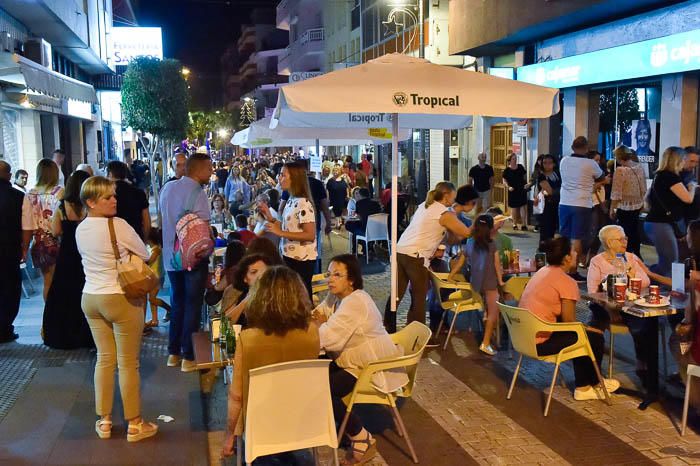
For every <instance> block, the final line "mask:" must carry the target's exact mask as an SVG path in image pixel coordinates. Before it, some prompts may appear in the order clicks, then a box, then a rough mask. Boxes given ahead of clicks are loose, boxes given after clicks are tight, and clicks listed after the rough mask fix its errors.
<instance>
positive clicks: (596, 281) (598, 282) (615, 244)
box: [586, 225, 671, 382]
mask: <svg viewBox="0 0 700 466" xmlns="http://www.w3.org/2000/svg"><path fill="white" fill-rule="evenodd" d="M598 238H600V242H601V244H602V246H603V249H604V251H603V252H601V253H600V254H598V255H596V256H595V257H593V258H592V259H591V263H590V265H589V267H588V276H587V280H586V281H587V288H588V292H589V293H595V292H598V291H600V290H601V289H602V283H603V282H604V281H605V280H606V279H607V277H608V275H610V274H614V273H616V271H615V266H614V265H613V261H614V259H615V257H616V256H617V254H624V255H625V263H626V266H627V275H628V276H629V278H640V279H641V280H642V289H644V288H648V287H649V284H650V283H651V280H655V281H657V282H659V283H663V284H668V285H670V284H671V283H670V279H668V278H667V277H664V276H661V275H658V274H656V273H654V272H652V271H651V270H649V268H648V267H647V266H646V265H645V264H644V262H642V260H641V259H640V258H639V257H638V256H637V255H635V254H633V253H631V252H627V251H626V249H627V236H626V235H625V230H624V229H623V228H622V227H621V226H619V225H607V226H604V227H603V228H601V229H600V232H599V233H598ZM591 311H592V312H593V319H594V322H592V323H591V325H593V326H595V327H598V328H601V329H602V328H604V327H607V326H608V325H609V319H610V318H609V314H608V312H607V311H606V310H605V309H603V308H602V307H601V306H599V305H597V304H591ZM620 316H621V317H622V321H623V322H624V324H625V325H627V327H628V328H629V330H630V333H631V334H632V339H633V340H634V349H635V353H636V355H637V375H638V376H639V377H640V379H641V380H642V382H644V381H645V380H646V361H647V358H648V357H655V356H656V355H650V354H647V353H648V351H646V346H647V345H646V342H647V341H649V340H648V339H649V338H656V335H655V334H654V333H653V332H650V331H649V330H650V329H649V325H648V323H647V322H645V319H640V318H637V317H634V316H631V315H629V314H626V313H620Z"/></svg>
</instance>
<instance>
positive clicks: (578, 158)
mask: <svg viewBox="0 0 700 466" xmlns="http://www.w3.org/2000/svg"><path fill="white" fill-rule="evenodd" d="M571 149H572V150H573V151H574V153H573V154H571V155H570V156H569V157H564V158H563V159H562V161H561V163H560V164H559V170H560V172H561V191H560V193H561V197H560V199H561V200H560V202H559V234H561V235H562V236H566V237H567V238H569V239H571V243H572V245H573V247H574V250H576V253H577V255H578V257H582V251H583V244H584V242H586V241H587V240H588V237H589V236H590V227H591V222H592V213H593V195H592V194H593V192H594V191H595V189H596V188H597V186H596V184H597V183H598V182H601V181H603V180H604V179H605V174H604V173H603V170H601V168H600V167H599V166H598V164H597V163H595V161H594V160H591V159H589V158H588V155H587V154H588V141H587V140H586V138H585V137H583V136H579V137H577V138H576V139H574V142H573V144H571ZM577 275H578V273H575V274H574V278H575V279H577V280H579V279H583V280H585V278H583V277H580V276H577Z"/></svg>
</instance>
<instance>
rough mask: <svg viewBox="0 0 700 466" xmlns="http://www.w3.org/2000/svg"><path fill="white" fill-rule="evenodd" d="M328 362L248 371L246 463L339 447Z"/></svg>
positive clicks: (317, 360)
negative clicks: (283, 454)
mask: <svg viewBox="0 0 700 466" xmlns="http://www.w3.org/2000/svg"><path fill="white" fill-rule="evenodd" d="M329 364H330V360H328V359H313V360H303V361H292V362H285V363H280V364H272V365H269V366H263V367H259V368H257V369H252V370H251V371H250V382H249V388H248V406H247V409H246V418H245V438H246V442H245V458H246V462H249V463H252V462H253V460H254V459H255V458H257V457H259V456H263V455H269V454H273V453H279V452H283V451H291V450H300V449H303V448H311V447H316V446H322V445H328V446H330V447H331V448H337V447H338V439H337V435H336V427H335V420H334V418H333V406H332V404H331V393H330V385H329V379H328V365H329Z"/></svg>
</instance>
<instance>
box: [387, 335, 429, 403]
mask: <svg viewBox="0 0 700 466" xmlns="http://www.w3.org/2000/svg"><path fill="white" fill-rule="evenodd" d="M432 334H433V332H431V331H430V328H428V327H427V326H426V325H425V324H421V323H420V322H416V321H414V322H411V323H410V324H408V325H407V326H406V327H404V328H403V329H401V330H400V331H398V332H396V333H393V334H391V341H393V342H394V344H395V345H398V346H400V347H401V349H402V350H403V355H404V356H413V357H414V359H413V360H412V361H407V364H406V366H405V367H406V373H407V374H408V384H407V385H406V386H404V387H403V394H404V395H405V396H410V395H411V392H412V391H413V386H414V384H415V383H416V375H417V372H418V363H419V362H420V359H421V357H422V355H423V351H424V350H425V346H426V345H427V344H428V340H430V337H431V335H432Z"/></svg>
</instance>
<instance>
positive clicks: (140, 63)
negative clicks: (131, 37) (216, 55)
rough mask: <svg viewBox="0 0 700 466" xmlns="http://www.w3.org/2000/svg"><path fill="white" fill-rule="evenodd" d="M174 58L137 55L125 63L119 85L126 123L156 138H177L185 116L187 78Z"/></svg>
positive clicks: (186, 123)
mask: <svg viewBox="0 0 700 466" xmlns="http://www.w3.org/2000/svg"><path fill="white" fill-rule="evenodd" d="M181 69H182V65H181V64H180V62H179V61H177V60H171V59H167V60H158V59H156V58H150V57H137V58H135V59H133V60H132V61H131V62H130V63H129V67H128V68H127V70H126V73H125V74H124V84H123V85H122V111H123V115H124V120H125V123H126V125H127V126H131V127H132V128H134V130H136V131H142V132H148V133H152V134H154V135H157V136H158V137H159V138H166V139H180V138H182V137H183V136H184V135H185V133H186V131H187V125H188V122H189V119H188V117H187V105H188V101H189V95H188V92H187V82H186V81H185V79H184V77H183V76H182V73H181V72H180V71H181Z"/></svg>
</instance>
